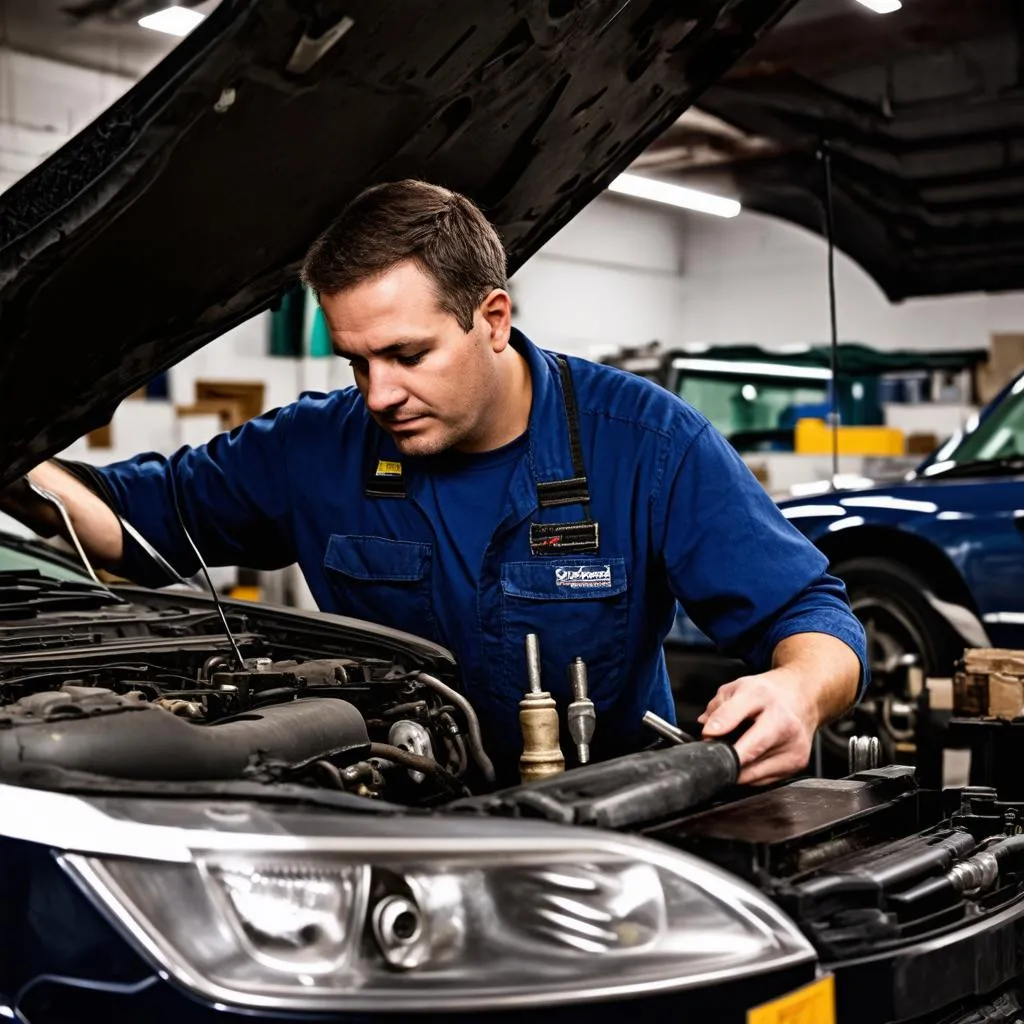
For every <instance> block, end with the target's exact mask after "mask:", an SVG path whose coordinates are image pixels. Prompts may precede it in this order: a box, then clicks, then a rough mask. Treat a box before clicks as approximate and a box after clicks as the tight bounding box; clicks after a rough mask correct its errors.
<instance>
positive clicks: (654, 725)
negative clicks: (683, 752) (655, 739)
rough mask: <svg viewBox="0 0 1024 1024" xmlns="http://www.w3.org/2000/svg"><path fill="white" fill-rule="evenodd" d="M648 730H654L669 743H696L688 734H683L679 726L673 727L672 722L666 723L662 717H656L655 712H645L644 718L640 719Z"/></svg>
mask: <svg viewBox="0 0 1024 1024" xmlns="http://www.w3.org/2000/svg"><path fill="white" fill-rule="evenodd" d="M640 721H641V722H643V724H644V725H646V726H647V728H648V729H652V730H653V731H654V732H656V733H657V734H658V735H659V736H660V737H662V739H666V740H668V741H669V743H695V742H696V740H695V738H694V737H693V736H691V735H690V734H689V733H688V732H683V730H682V729H680V728H679V727H678V726H677V725H673V724H672V723H671V722H666V721H665V719H664V718H662V717H661V715H656V714H655V713H654V712H653V711H646V712H644V717H643V718H642V719H640Z"/></svg>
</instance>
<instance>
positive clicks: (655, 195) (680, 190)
mask: <svg viewBox="0 0 1024 1024" xmlns="http://www.w3.org/2000/svg"><path fill="white" fill-rule="evenodd" d="M608 191H609V192H617V193H619V194H620V195H624V196H633V198H634V199H649V200H651V202H654V203H667V204H668V205H669V206H679V207H682V209H684V210H696V211H697V212H698V213H710V214H713V215H714V216H716V217H735V216H736V215H737V214H738V213H739V212H740V210H741V209H743V207H741V206H740V204H739V203H738V202H737V201H736V200H735V199H726V198H724V197H723V196H713V195H711V193H710V192H698V191H697V189H695V188H685V187H684V186H682V185H671V184H669V182H667V181H655V179H654V178H643V177H641V176H640V175H639V174H620V175H619V176H618V177H617V178H616V179H615V180H614V181H613V182H612V183H611V184H610V185H609V186H608Z"/></svg>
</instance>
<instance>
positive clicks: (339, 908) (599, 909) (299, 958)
mask: <svg viewBox="0 0 1024 1024" xmlns="http://www.w3.org/2000/svg"><path fill="white" fill-rule="evenodd" d="M364 824H367V823H363V822H360V825H364ZM373 824H374V825H376V824H378V823H376V822H375V823H373ZM417 824H419V825H422V824H423V822H422V820H421V821H420V822H418V823H417ZM510 824H511V823H507V822H501V823H495V822H488V823H481V830H480V834H479V836H477V837H473V836H472V835H470V834H469V833H470V832H471V831H472V830H471V829H467V828H465V822H463V823H462V826H463V827H462V828H461V831H462V832H463V838H462V839H461V840H460V842H459V843H458V844H457V845H456V844H453V843H451V842H450V841H448V842H442V843H434V844H432V843H431V842H429V841H426V842H424V841H423V837H422V836H420V837H414V836H408V837H406V840H405V843H404V844H401V843H398V844H396V843H395V842H394V837H388V840H384V838H383V837H382V841H381V843H380V849H379V852H370V850H369V847H371V846H372V845H373V843H372V840H371V839H368V837H365V836H363V837H360V839H359V840H358V841H356V842H355V843H354V844H352V847H353V848H352V850H351V851H350V852H346V851H345V849H343V848H341V847H343V845H344V841H341V840H339V843H338V845H339V848H338V849H336V850H334V851H330V852H327V851H319V852H317V851H310V852H296V853H278V854H273V855H260V854H256V853H246V852H232V851H225V852H218V851H206V852H201V851H197V852H196V854H195V857H194V860H193V862H192V863H191V864H181V863H176V864H166V863H161V862H154V861H146V860H132V859H112V858H103V859H100V858H87V857H84V856H67V857H65V858H64V863H65V864H66V866H67V867H68V868H69V869H70V870H72V871H73V872H74V873H75V874H76V876H77V877H78V880H79V881H80V883H81V884H83V885H85V886H86V887H87V888H88V889H89V890H90V891H91V892H92V893H93V894H95V895H97V896H98V897H99V898H100V900H101V901H102V902H103V903H104V904H105V905H106V907H107V908H108V909H109V910H110V911H111V912H112V913H113V914H114V916H115V917H116V918H117V919H118V920H119V921H120V922H121V924H122V925H123V926H124V927H126V928H127V930H128V931H129V932H130V933H131V935H132V936H133V937H134V938H135V939H136V940H137V941H138V942H139V943H140V944H141V945H142V946H143V947H145V948H146V949H147V950H148V952H149V953H150V955H151V956H152V957H153V958H154V959H156V960H157V961H158V962H159V963H160V965H161V966H162V967H163V968H165V969H167V970H168V971H169V972H170V973H171V974H172V975H174V976H175V977H177V978H178V980H179V981H181V982H182V983H183V984H185V985H186V986H188V987H189V988H192V989H193V990H195V991H197V992H199V993H201V994H203V995H205V996H207V997H208V998H211V999H214V1000H216V1001H219V1002H225V1003H233V1004H236V1005H248V1006H271V1007H276V1008H282V1009H283V1008H292V1009H314V1008H315V1009H330V1008H339V1009H352V1010H357V1009H368V1008H374V1009H377V1010H385V1009H389V1010H401V1009H413V1008H415V1009H442V1008H443V1009H468V1008H477V1009H482V1008H486V1007H492V1006H493V1007H498V1006H501V1007H509V1006H513V1005H530V1004H540V1003H543V1004H550V1003H554V1002H559V1001H581V1000H585V999H597V998H605V997H608V996H611V995H623V994H628V993H643V992H655V991H661V990H666V989H681V988H688V987H695V986H700V985H707V984H712V983H715V982H720V981H724V980H731V979H735V978H740V977H744V976H747V975H749V974H753V973H760V972H762V971H767V970H773V969H780V968H783V967H788V966H792V965H794V964H798V963H803V962H809V961H811V960H813V955H814V954H813V951H812V950H811V948H810V946H809V945H808V943H807V942H806V940H805V939H804V938H803V937H802V936H801V935H800V933H799V932H798V931H797V929H796V927H795V926H794V925H793V924H792V923H791V922H790V921H789V920H788V919H787V918H786V917H784V916H783V915H782V914H781V913H780V912H779V911H778V909H777V908H776V907H775V906H774V905H773V904H771V903H770V902H769V901H767V900H766V899H765V898H764V897H763V896H762V895H761V894H759V893H757V892H756V891H755V890H753V889H751V888H749V887H748V886H746V885H744V884H743V883H741V882H739V881H737V880H735V879H733V878H732V877H730V876H728V875H726V874H724V873H722V872H719V871H717V870H716V869H714V868H712V867H710V866H709V865H707V864H705V863H703V862H701V861H699V860H697V859H696V858H692V857H688V856H686V855H684V854H679V853H675V852H674V851H671V850H669V849H667V848H664V847H662V846H660V845H657V844H654V843H649V842H646V841H643V840H637V839H632V838H623V837H619V836H613V835H605V834H603V833H599V832H590V831H589V830H584V829H562V828H559V827H545V828H544V829H534V828H533V827H532V826H531V829H530V830H528V835H529V833H530V832H537V833H539V834H540V835H541V836H542V837H543V841H541V842H531V841H530V840H529V839H528V838H519V839H517V840H511V839H510V838H509V837H504V838H502V837H500V835H499V836H495V834H494V832H495V830H494V828H493V827H491V826H494V825H500V826H501V828H500V829H499V833H500V832H501V831H506V829H505V828H504V827H505V826H506V825H510ZM372 827H373V825H371V829H372ZM390 827H392V828H393V827H394V824H392V825H391V826H390ZM405 827H408V823H406V825H405ZM402 849H404V850H405V851H407V852H401V851H402Z"/></svg>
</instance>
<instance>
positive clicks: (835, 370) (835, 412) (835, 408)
mask: <svg viewBox="0 0 1024 1024" xmlns="http://www.w3.org/2000/svg"><path fill="white" fill-rule="evenodd" d="M818 159H819V160H820V161H821V163H822V169H823V171H824V182H825V203H824V205H825V241H826V243H827V247H828V308H829V320H830V324H831V330H832V336H831V340H830V343H829V345H830V353H831V367H832V386H831V388H830V389H829V395H830V400H829V414H828V419H829V426H830V427H831V430H832V490H835V489H836V480H837V478H838V477H839V317H838V314H837V312H836V239H835V210H834V207H833V202H832V201H833V191H832V149H831V144H830V142H829V140H828V139H824V140H823V141H822V143H821V148H820V149H819V150H818Z"/></svg>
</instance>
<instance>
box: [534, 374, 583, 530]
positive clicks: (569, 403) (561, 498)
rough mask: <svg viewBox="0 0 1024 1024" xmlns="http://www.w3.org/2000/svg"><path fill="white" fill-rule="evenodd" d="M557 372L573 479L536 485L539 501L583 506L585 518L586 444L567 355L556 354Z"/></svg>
mask: <svg viewBox="0 0 1024 1024" xmlns="http://www.w3.org/2000/svg"><path fill="white" fill-rule="evenodd" d="M555 359H556V360H557V362H558V372H559V373H560V374H561V377H562V397H563V400H564V403H565V420H566V424H567V426H568V428H569V452H570V454H571V456H572V472H573V475H572V478H571V479H569V480H551V481H549V482H548V483H540V484H537V503H538V504H539V505H540V507H541V508H551V507H553V506H555V505H582V506H583V518H584V519H585V520H589V519H590V518H591V516H590V508H589V506H590V485H589V484H588V482H587V469H586V465H585V464H584V461H583V445H582V443H581V442H580V420H579V413H578V411H577V408H576V391H575V388H574V387H573V383H572V371H571V370H570V369H569V361H568V360H567V359H566V358H565V356H561V355H559V356H556V357H555Z"/></svg>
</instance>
